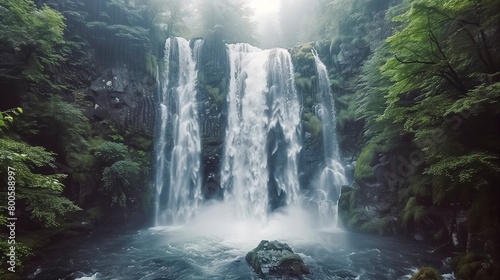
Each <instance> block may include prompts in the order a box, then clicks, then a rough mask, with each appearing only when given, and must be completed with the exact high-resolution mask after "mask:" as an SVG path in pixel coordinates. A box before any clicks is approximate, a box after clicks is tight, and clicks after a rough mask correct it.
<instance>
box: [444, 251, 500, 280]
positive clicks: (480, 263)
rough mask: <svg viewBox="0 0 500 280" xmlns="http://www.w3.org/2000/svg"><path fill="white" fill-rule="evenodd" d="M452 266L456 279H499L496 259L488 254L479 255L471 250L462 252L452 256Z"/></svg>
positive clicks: (499, 271)
mask: <svg viewBox="0 0 500 280" xmlns="http://www.w3.org/2000/svg"><path fill="white" fill-rule="evenodd" d="M452 267H453V272H454V273H455V277H456V278H457V279H470V280H496V279H500V268H499V265H498V260H495V259H493V258H492V257H491V256H489V255H480V254H476V253H473V252H469V253H464V254H461V255H459V256H457V257H455V258H453V260H452Z"/></svg>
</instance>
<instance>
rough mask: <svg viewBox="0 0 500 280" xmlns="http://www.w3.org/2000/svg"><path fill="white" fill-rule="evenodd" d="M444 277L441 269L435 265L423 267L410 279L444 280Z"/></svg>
mask: <svg viewBox="0 0 500 280" xmlns="http://www.w3.org/2000/svg"><path fill="white" fill-rule="evenodd" d="M442 279H443V277H441V275H440V274H439V271H438V270H437V269H435V268H433V267H422V268H420V269H419V270H418V272H417V273H415V274H414V275H413V276H412V277H411V278H410V280H442Z"/></svg>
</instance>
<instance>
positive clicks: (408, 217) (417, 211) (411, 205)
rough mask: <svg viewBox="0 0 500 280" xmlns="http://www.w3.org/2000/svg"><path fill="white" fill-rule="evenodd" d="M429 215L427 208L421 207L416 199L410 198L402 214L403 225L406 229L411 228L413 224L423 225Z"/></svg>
mask: <svg viewBox="0 0 500 280" xmlns="http://www.w3.org/2000/svg"><path fill="white" fill-rule="evenodd" d="M429 213H430V212H429V210H428V209H427V207H425V206H423V205H419V204H418V203H417V200H416V198H415V197H410V198H409V199H408V202H407V203H406V205H405V208H404V209H403V212H401V222H402V225H403V227H404V228H409V227H410V226H411V225H413V224H416V225H419V224H422V223H423V221H424V219H425V218H426V217H427V216H428V215H429Z"/></svg>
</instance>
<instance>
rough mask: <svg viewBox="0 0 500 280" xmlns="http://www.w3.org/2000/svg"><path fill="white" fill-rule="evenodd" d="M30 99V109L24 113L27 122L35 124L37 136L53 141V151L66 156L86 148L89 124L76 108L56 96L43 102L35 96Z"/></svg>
mask: <svg viewBox="0 0 500 280" xmlns="http://www.w3.org/2000/svg"><path fill="white" fill-rule="evenodd" d="M31 98H32V105H31V107H32V108H30V110H29V111H27V112H26V114H27V115H28V121H31V125H34V124H36V128H37V129H38V132H37V134H38V135H39V136H42V135H43V136H44V137H45V138H46V139H53V140H54V144H55V147H54V150H56V151H58V152H59V153H61V154H64V155H68V154H69V153H71V152H76V151H79V150H82V149H84V148H85V147H87V145H88V144H87V140H86V138H87V136H88V134H89V133H90V124H89V120H88V119H87V118H86V117H85V116H84V115H83V113H82V111H81V110H80V109H79V108H78V107H76V106H75V105H73V104H71V103H68V102H64V101H63V100H62V99H61V97H59V96H57V95H52V96H50V97H49V98H47V99H46V100H45V101H42V100H39V99H38V98H36V97H35V96H31Z"/></svg>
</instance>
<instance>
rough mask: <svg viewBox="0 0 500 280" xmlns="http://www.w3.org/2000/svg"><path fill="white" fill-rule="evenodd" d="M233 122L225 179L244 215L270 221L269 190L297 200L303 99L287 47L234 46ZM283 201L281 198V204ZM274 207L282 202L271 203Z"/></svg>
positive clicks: (231, 54) (231, 53)
mask: <svg viewBox="0 0 500 280" xmlns="http://www.w3.org/2000/svg"><path fill="white" fill-rule="evenodd" d="M228 49H229V60H230V85H229V94H228V98H227V100H228V126H227V131H226V145H225V152H224V156H223V166H222V171H221V172H222V174H221V181H222V186H223V187H224V188H226V189H227V191H228V192H229V193H230V194H229V195H228V196H227V198H226V199H227V200H231V201H233V202H234V203H236V212H237V215H238V217H239V218H249V217H253V218H258V219H261V220H265V219H266V217H267V213H268V212H269V209H270V205H269V203H270V201H269V200H270V196H269V193H270V191H271V192H272V191H276V192H277V193H276V195H275V196H277V197H284V198H285V199H282V200H285V203H283V202H282V203H281V204H293V203H296V202H297V200H298V192H299V185H298V177H297V176H298V172H297V156H298V153H299V151H300V149H301V144H300V140H299V136H298V131H299V125H300V104H299V101H298V97H297V92H296V90H295V87H294V84H293V67H292V63H291V58H290V55H289V53H288V52H287V51H286V50H284V49H272V50H260V49H258V48H255V47H252V46H250V45H248V44H234V45H229V46H228ZM278 204H279V203H278ZM271 206H272V207H274V208H275V207H276V206H281V205H271Z"/></svg>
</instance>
